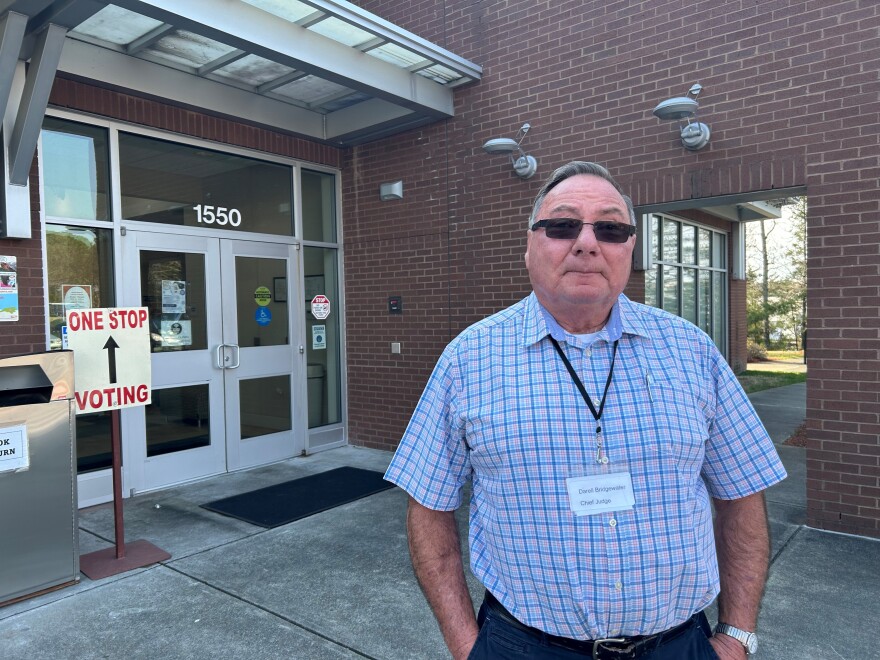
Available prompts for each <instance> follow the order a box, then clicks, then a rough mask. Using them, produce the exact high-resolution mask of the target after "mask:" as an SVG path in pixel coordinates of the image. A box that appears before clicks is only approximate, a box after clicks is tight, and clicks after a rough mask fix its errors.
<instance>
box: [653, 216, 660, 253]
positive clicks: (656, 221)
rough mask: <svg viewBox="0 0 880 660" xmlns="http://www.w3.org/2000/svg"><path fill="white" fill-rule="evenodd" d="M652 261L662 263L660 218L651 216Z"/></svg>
mask: <svg viewBox="0 0 880 660" xmlns="http://www.w3.org/2000/svg"><path fill="white" fill-rule="evenodd" d="M651 259H652V260H653V261H660V216H656V215H652V216H651Z"/></svg>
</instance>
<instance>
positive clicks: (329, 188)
mask: <svg viewBox="0 0 880 660" xmlns="http://www.w3.org/2000/svg"><path fill="white" fill-rule="evenodd" d="M302 218H303V219H302V223H303V238H304V239H305V240H307V241H322V242H324V243H335V242H336V177H335V176H334V175H332V174H325V173H323V172H312V171H311V170H303V171H302Z"/></svg>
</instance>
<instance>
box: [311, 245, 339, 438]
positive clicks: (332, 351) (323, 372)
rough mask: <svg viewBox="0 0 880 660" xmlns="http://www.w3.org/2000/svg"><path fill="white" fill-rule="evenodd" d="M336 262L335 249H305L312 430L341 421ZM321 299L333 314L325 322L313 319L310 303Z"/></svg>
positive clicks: (336, 254)
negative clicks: (327, 301) (318, 297)
mask: <svg viewBox="0 0 880 660" xmlns="http://www.w3.org/2000/svg"><path fill="white" fill-rule="evenodd" d="M337 259H338V253H337V251H336V250H335V249H333V248H318V247H305V248H303V272H304V273H305V298H306V300H305V309H306V347H307V351H306V362H307V366H306V378H307V379H308V383H307V388H308V405H309V428H315V427H317V426H324V425H326V424H335V423H338V422H341V421H342V382H341V364H340V361H341V355H342V353H341V346H340V341H339V320H340V319H339V317H340V312H341V310H340V308H339V282H338V278H337V273H338V267H337ZM318 295H322V296H325V297H326V298H327V299H328V300H329V301H330V314H329V316H327V318H324V319H321V318H316V317H315V316H313V315H312V308H311V301H312V300H313V299H314V297H315V296H318Z"/></svg>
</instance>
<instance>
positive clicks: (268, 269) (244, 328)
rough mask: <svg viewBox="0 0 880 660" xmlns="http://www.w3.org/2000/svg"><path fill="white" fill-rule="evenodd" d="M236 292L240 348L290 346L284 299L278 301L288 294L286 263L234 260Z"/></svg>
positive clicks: (279, 260) (257, 259)
mask: <svg viewBox="0 0 880 660" xmlns="http://www.w3.org/2000/svg"><path fill="white" fill-rule="evenodd" d="M278 287H281V291H278ZM235 292H236V296H235V299H236V303H237V304H238V310H237V314H236V317H237V318H238V345H239V346H240V347H241V348H251V347H253V346H284V345H286V344H288V343H289V339H288V337H287V329H288V326H289V323H288V322H287V319H288V316H287V299H286V298H285V299H284V300H279V299H278V293H283V294H286V293H287V261H285V260H284V259H271V258H267V257H235ZM258 297H260V300H259V302H257V298H258ZM255 321H256V322H255Z"/></svg>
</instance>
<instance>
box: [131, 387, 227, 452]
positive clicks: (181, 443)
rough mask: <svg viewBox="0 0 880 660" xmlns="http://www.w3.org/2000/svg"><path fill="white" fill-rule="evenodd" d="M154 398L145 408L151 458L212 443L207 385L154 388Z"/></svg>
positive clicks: (152, 397)
mask: <svg viewBox="0 0 880 660" xmlns="http://www.w3.org/2000/svg"><path fill="white" fill-rule="evenodd" d="M151 399H152V401H151V403H150V404H149V405H147V406H145V407H144V414H145V417H146V422H147V456H148V457H151V456H161V455H162V454H170V453H171V452H175V451H184V450H187V449H197V448H198V447H207V446H208V445H210V444H211V420H210V415H209V411H208V385H190V386H188V387H167V388H164V389H159V390H153V392H152V396H151Z"/></svg>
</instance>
